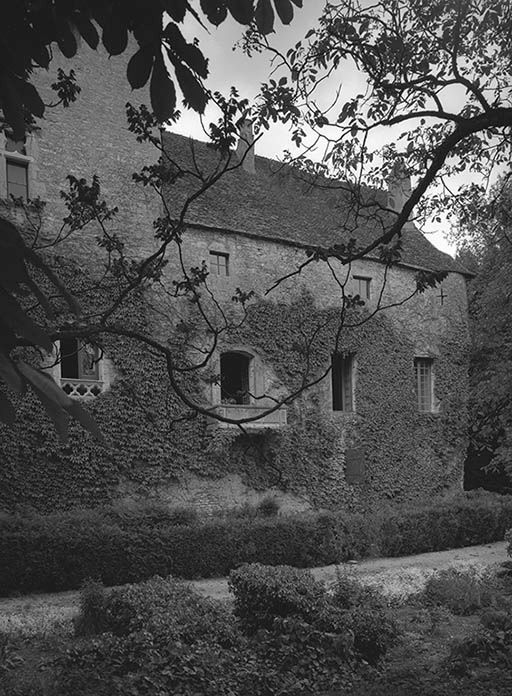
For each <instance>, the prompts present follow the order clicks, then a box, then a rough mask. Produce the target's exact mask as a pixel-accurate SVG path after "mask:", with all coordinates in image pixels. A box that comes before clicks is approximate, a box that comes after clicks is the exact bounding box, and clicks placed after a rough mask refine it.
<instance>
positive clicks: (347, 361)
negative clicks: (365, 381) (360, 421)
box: [331, 353, 354, 411]
mask: <svg viewBox="0 0 512 696" xmlns="http://www.w3.org/2000/svg"><path fill="white" fill-rule="evenodd" d="M331 379H332V409H333V411H353V410H354V385H353V381H354V356H353V355H350V354H344V353H333V355H332V359H331Z"/></svg>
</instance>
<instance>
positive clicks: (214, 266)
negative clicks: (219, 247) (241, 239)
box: [210, 251, 229, 276]
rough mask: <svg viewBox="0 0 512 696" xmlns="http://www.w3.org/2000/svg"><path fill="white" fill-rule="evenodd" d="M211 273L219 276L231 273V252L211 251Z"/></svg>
mask: <svg viewBox="0 0 512 696" xmlns="http://www.w3.org/2000/svg"><path fill="white" fill-rule="evenodd" d="M210 273H212V274H213V275H217V276H228V275H229V254H223V253H222V252H220V251H210Z"/></svg>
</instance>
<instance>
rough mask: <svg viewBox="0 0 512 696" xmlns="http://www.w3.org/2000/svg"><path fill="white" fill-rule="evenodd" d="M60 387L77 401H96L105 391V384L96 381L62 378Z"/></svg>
mask: <svg viewBox="0 0 512 696" xmlns="http://www.w3.org/2000/svg"><path fill="white" fill-rule="evenodd" d="M60 386H61V387H62V389H63V390H64V391H65V392H66V394H67V395H68V396H71V397H75V398H77V399H94V397H95V396H98V394H101V392H102V391H103V382H100V381H99V380H96V379H94V380H93V379H70V378H64V377H62V378H61V379H60Z"/></svg>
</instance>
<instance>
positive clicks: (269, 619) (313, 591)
mask: <svg viewBox="0 0 512 696" xmlns="http://www.w3.org/2000/svg"><path fill="white" fill-rule="evenodd" d="M228 584H229V589H230V590H231V592H232V593H233V595H234V604H235V616H237V617H238V618H239V619H240V620H241V623H242V626H243V627H244V629H245V630H247V631H248V632H253V631H256V630H257V629H259V628H271V627H272V626H273V623H274V619H275V618H276V617H281V618H287V617H296V618H301V619H305V620H311V619H312V618H313V617H314V615H315V614H316V613H318V611H319V607H320V605H321V604H322V602H323V601H324V598H325V588H324V586H323V584H322V583H320V582H318V581H317V580H315V579H314V577H313V576H312V575H311V573H310V572H309V571H307V570H298V569H297V568H291V567H289V566H274V567H272V566H265V565H261V564H260V563H253V564H252V565H245V566H242V567H241V568H239V569H238V570H234V571H231V573H230V575H229V581H228Z"/></svg>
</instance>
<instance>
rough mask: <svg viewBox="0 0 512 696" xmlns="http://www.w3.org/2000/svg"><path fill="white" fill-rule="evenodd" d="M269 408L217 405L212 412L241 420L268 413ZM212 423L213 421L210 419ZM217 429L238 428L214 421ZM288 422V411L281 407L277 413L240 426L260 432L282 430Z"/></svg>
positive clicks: (252, 405)
mask: <svg viewBox="0 0 512 696" xmlns="http://www.w3.org/2000/svg"><path fill="white" fill-rule="evenodd" d="M269 408H270V406H260V405H258V404H219V405H218V406H215V407H214V411H215V412H216V413H217V414H218V415H219V416H224V417H225V418H233V419H237V420H242V419H243V418H254V416H258V415H259V414H263V413H265V411H268V409H269ZM212 421H213V419H212ZM214 422H215V423H216V424H217V426H218V427H219V428H238V425H237V424H236V423H223V422H222V421H214ZM287 422H288V409H287V408H286V406H281V407H280V408H278V409H277V411H273V412H272V413H269V414H268V415H266V416H262V417H261V418H260V419H259V420H255V421H251V422H250V423H243V424H242V426H243V427H244V428H245V429H247V430H261V429H264V428H282V427H283V426H285V425H286V424H287Z"/></svg>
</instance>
